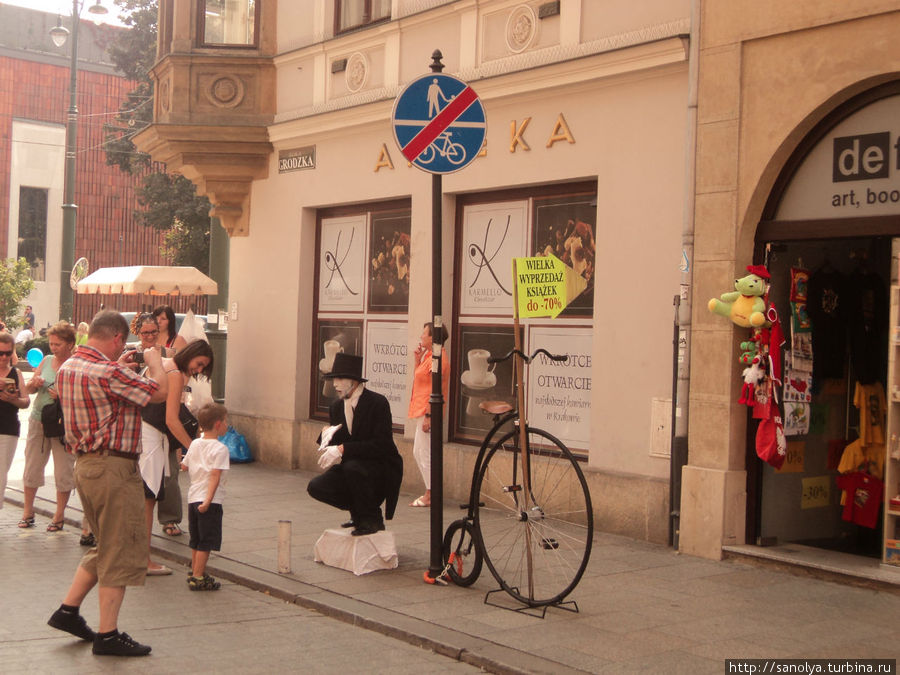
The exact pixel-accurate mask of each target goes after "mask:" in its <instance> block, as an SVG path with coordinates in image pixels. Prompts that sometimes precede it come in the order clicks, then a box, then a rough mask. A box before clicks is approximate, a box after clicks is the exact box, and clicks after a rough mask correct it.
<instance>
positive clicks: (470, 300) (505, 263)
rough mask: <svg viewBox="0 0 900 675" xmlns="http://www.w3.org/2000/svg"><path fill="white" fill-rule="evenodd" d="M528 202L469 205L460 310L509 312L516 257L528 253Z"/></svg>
mask: <svg viewBox="0 0 900 675" xmlns="http://www.w3.org/2000/svg"><path fill="white" fill-rule="evenodd" d="M526 208H527V204H526V202H524V201H521V202H507V203H498V204H483V205H473V206H467V207H466V209H465V214H464V217H463V233H462V249H461V253H460V254H461V255H462V261H461V269H462V275H461V276H462V278H461V279H460V283H461V288H460V312H461V313H462V314H495V315H499V316H509V315H510V310H511V309H512V290H513V289H512V259H513V258H518V257H522V256H524V255H525V245H526V239H525V224H526V223H525V219H526Z"/></svg>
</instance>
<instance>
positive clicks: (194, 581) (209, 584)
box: [187, 574, 222, 591]
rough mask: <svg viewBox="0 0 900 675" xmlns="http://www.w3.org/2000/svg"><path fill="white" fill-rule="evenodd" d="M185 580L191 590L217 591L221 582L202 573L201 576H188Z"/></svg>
mask: <svg viewBox="0 0 900 675" xmlns="http://www.w3.org/2000/svg"><path fill="white" fill-rule="evenodd" d="M187 582H188V587H189V588H190V589H191V590H192V591H217V590H219V589H220V588H221V587H222V584H220V583H219V582H218V581H216V580H215V579H213V578H212V577H211V576H209V575H208V574H204V575H203V576H202V577H194V576H191V577H188V580H187Z"/></svg>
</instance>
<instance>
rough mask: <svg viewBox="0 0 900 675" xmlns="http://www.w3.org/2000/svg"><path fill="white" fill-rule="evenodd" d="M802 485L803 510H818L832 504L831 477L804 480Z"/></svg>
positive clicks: (801, 506) (801, 499) (801, 501)
mask: <svg viewBox="0 0 900 675" xmlns="http://www.w3.org/2000/svg"><path fill="white" fill-rule="evenodd" d="M800 485H801V487H800V508H801V509H817V508H821V507H823V506H828V505H829V504H831V476H815V477H813V478H804V479H803V480H802V481H801V483H800Z"/></svg>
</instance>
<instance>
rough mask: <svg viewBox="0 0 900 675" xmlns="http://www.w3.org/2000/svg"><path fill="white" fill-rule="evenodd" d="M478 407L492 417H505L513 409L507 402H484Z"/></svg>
mask: <svg viewBox="0 0 900 675" xmlns="http://www.w3.org/2000/svg"><path fill="white" fill-rule="evenodd" d="M478 407H479V408H481V409H482V410H484V412H486V413H488V414H490V415H505V414H506V413H508V412H510V411H511V410H512V409H513V407H512V406H511V405H510V404H509V403H507V402H506V401H482V402H481V403H479V404H478Z"/></svg>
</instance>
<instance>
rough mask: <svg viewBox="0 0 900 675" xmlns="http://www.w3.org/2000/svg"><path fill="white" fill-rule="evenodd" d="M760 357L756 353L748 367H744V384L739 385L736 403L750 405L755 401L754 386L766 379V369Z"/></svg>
mask: <svg viewBox="0 0 900 675" xmlns="http://www.w3.org/2000/svg"><path fill="white" fill-rule="evenodd" d="M762 361H763V360H762V357H761V356H760V355H759V354H757V355H756V357H755V358H754V359H753V361H752V362H751V363H750V366H749V367H748V368H744V373H743V375H744V386H743V387H741V397H740V398H739V399H738V403H743V404H744V405H749V406H752V405H753V404H754V402H755V401H756V388H757V387H758V386H759V385H761V384H762V383H763V382H764V381H765V379H766V369H765V367H764V366H763V362H762Z"/></svg>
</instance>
